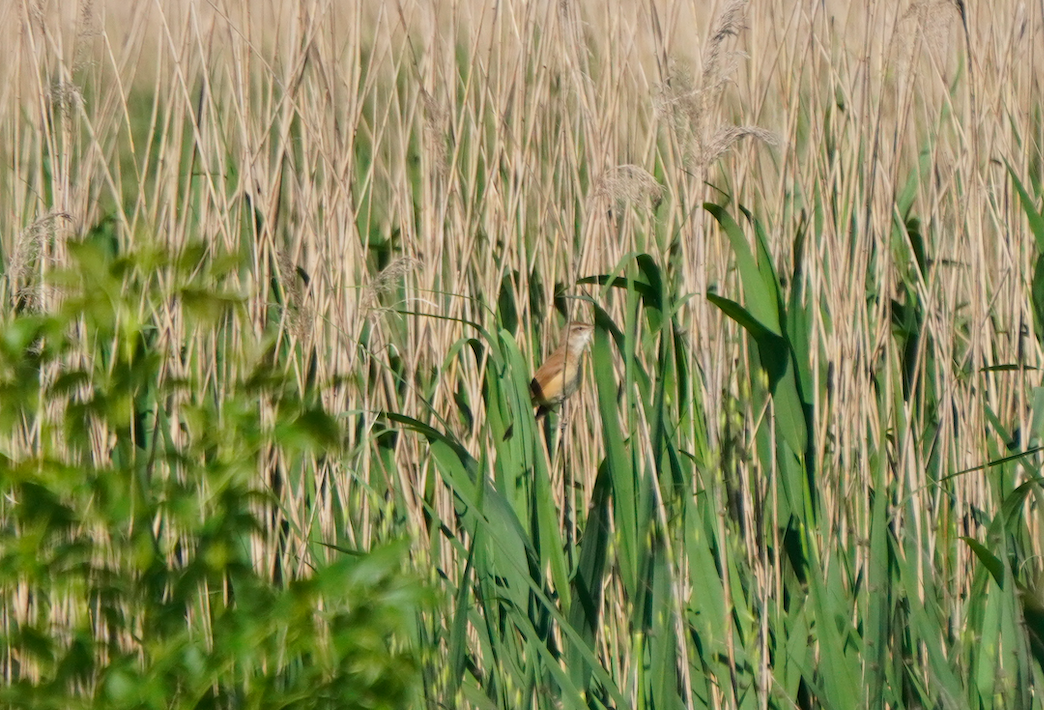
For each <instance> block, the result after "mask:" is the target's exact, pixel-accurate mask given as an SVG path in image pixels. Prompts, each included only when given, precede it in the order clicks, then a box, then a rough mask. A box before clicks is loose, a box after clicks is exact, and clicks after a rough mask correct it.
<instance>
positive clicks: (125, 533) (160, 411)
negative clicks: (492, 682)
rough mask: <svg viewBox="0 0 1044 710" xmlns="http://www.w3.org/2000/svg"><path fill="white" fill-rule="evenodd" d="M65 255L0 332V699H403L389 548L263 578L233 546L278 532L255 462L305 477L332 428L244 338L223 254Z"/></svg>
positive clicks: (156, 703)
mask: <svg viewBox="0 0 1044 710" xmlns="http://www.w3.org/2000/svg"><path fill="white" fill-rule="evenodd" d="M69 252H70V256H71V264H70V266H69V268H68V269H66V270H63V271H60V272H58V273H55V274H54V275H53V283H54V286H55V289H56V291H57V292H58V294H59V296H58V298H57V299H56V305H55V306H54V307H53V308H51V309H50V310H47V311H42V312H38V313H28V312H23V313H22V314H19V315H15V316H9V317H7V318H6V319H5V320H4V321H3V322H2V323H0V403H2V405H0V412H2V417H0V447H2V456H0V492H2V501H3V502H2V503H0V594H2V596H3V597H4V598H5V599H6V600H8V602H9V605H8V607H7V608H8V616H7V618H6V620H5V624H4V627H3V632H2V633H3V635H2V639H0V647H2V648H3V665H4V667H5V669H6V673H7V677H8V680H9V681H10V682H9V683H8V684H7V685H6V686H5V688H3V689H0V702H2V703H3V704H4V705H5V706H7V707H54V708H68V707H114V708H115V707H141V708H174V707H186V708H195V707H210V708H222V707H258V708H266V707H271V708H277V707H286V706H288V705H293V706H295V707H338V708H344V707H348V708H396V707H412V706H413V703H414V701H415V697H414V693H415V686H414V678H415V677H416V670H417V663H416V660H415V658H414V657H413V655H412V654H411V653H410V652H409V651H408V649H407V646H406V640H407V635H406V631H407V630H408V625H409V624H410V622H411V621H412V619H413V618H414V615H415V614H416V613H417V612H418V611H419V609H420V604H421V601H422V596H421V595H420V594H419V593H418V591H417V590H418V587H417V585H416V584H415V582H414V580H413V579H411V578H410V576H409V575H408V574H404V573H403V572H402V571H401V564H402V560H403V557H404V555H405V554H406V550H405V548H404V547H403V546H402V545H391V546H386V547H383V548H380V549H377V550H375V551H374V552H372V553H369V554H365V555H344V554H337V555H335V556H334V557H335V559H334V560H333V561H329V560H327V559H325V558H323V557H322V556H317V555H314V554H309V555H308V556H307V557H304V558H296V559H295V558H290V559H289V560H288V562H289V569H285V568H284V569H282V570H281V571H278V576H279V577H281V579H274V577H273V575H274V574H276V573H277V570H276V568H275V567H274V566H273V560H272V559H268V558H260V559H259V558H257V557H256V555H255V554H254V553H253V552H252V550H253V549H254V548H255V547H256V546H257V544H259V543H264V542H265V541H266V539H268V538H270V537H272V536H278V535H280V528H279V527H273V526H272V525H271V524H270V523H269V522H268V521H269V520H271V519H272V517H273V516H277V515H278V514H279V508H278V502H277V500H276V499H275V498H274V497H273V495H272V493H271V491H270V490H267V489H266V488H265V487H264V486H262V485H261V482H262V481H263V480H264V479H263V478H262V476H261V474H262V473H263V472H264V471H266V470H270V469H271V467H272V466H274V465H277V463H276V462H279V463H278V465H280V466H282V467H283V468H284V469H293V468H295V467H298V466H303V467H306V468H309V469H310V470H311V472H312V475H316V474H317V471H318V468H317V465H318V461H319V460H320V457H331V456H336V455H337V454H338V452H339V449H340V447H341V445H342V440H343V434H342V433H341V432H340V427H339V426H338V425H337V423H336V421H335V420H334V419H333V418H332V417H331V416H330V415H329V414H327V413H326V412H324V411H323V410H322V408H321V406H320V405H318V404H317V403H316V402H315V401H314V400H311V399H305V398H303V397H302V395H301V394H300V393H299V392H298V391H297V389H296V387H295V386H293V385H292V384H291V383H290V382H289V381H288V379H287V377H286V376H285V375H283V374H282V372H281V371H282V369H283V368H281V367H275V366H274V365H273V364H272V363H271V361H270V360H269V359H263V358H261V357H260V356H259V353H262V352H263V351H264V349H263V348H259V347H258V346H257V344H256V343H253V342H251V339H250V338H249V337H248V336H247V335H246V333H249V329H245V328H243V325H245V324H244V320H245V318H246V313H245V309H244V308H243V304H242V299H241V298H240V296H239V295H238V294H237V292H236V290H235V289H234V287H233V285H232V284H233V283H234V279H233V274H234V273H235V270H236V269H237V268H238V263H237V260H236V259H230V258H227V257H223V256H221V255H217V254H214V253H212V252H211V250H210V249H208V248H206V247H203V246H202V245H189V246H186V247H185V248H183V249H182V250H180V251H179V252H178V253H176V254H170V253H167V252H164V251H162V250H159V249H155V248H151V247H148V246H143V247H139V248H138V249H137V250H135V251H134V252H131V253H127V254H118V253H117V251H116V248H115V244H114V242H113V240H111V239H110V238H109V235H108V234H106V232H105V230H100V231H97V232H95V233H92V234H91V235H89V236H88V238H87V239H86V240H84V241H82V242H77V243H71V244H69ZM199 360H203V361H207V362H215V363H220V367H218V368H217V369H214V370H210V371H205V370H202V369H200V368H198V367H193V366H192V363H193V362H194V361H199ZM201 373H204V374H205V377H206V381H204V379H203V378H201V377H200V374H201ZM16 599H18V600H21V601H20V602H18V603H11V602H14V600H16Z"/></svg>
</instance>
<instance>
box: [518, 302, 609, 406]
mask: <svg viewBox="0 0 1044 710" xmlns="http://www.w3.org/2000/svg"><path fill="white" fill-rule="evenodd" d="M593 335H594V326H593V325H591V324H589V323H580V322H579V321H573V322H572V323H570V324H569V325H568V326H567V327H566V331H565V337H564V338H562V344H561V345H559V346H558V349H557V350H555V351H554V352H553V353H551V355H550V356H549V357H548V358H547V360H545V361H544V364H543V365H541V366H540V369H539V370H537V371H536V375H534V376H533V381H532V382H530V383H529V392H530V394H531V395H532V398H533V406H534V407H537V412H536V417H537V419H539V418H540V417H542V416H544V415H545V414H547V413H548V411H549V410H550V409H551V407H553V406H555V405H556V404H558V403H560V402H561V401H562V400H563V399H565V398H566V397H568V396H569V395H571V394H573V393H574V392H576V391H577V390H578V389H579V388H580V374H581V373H580V358H581V357H583V354H584V351H585V350H587V346H588V344H589V343H590V342H591V337H592V336H593Z"/></svg>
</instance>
